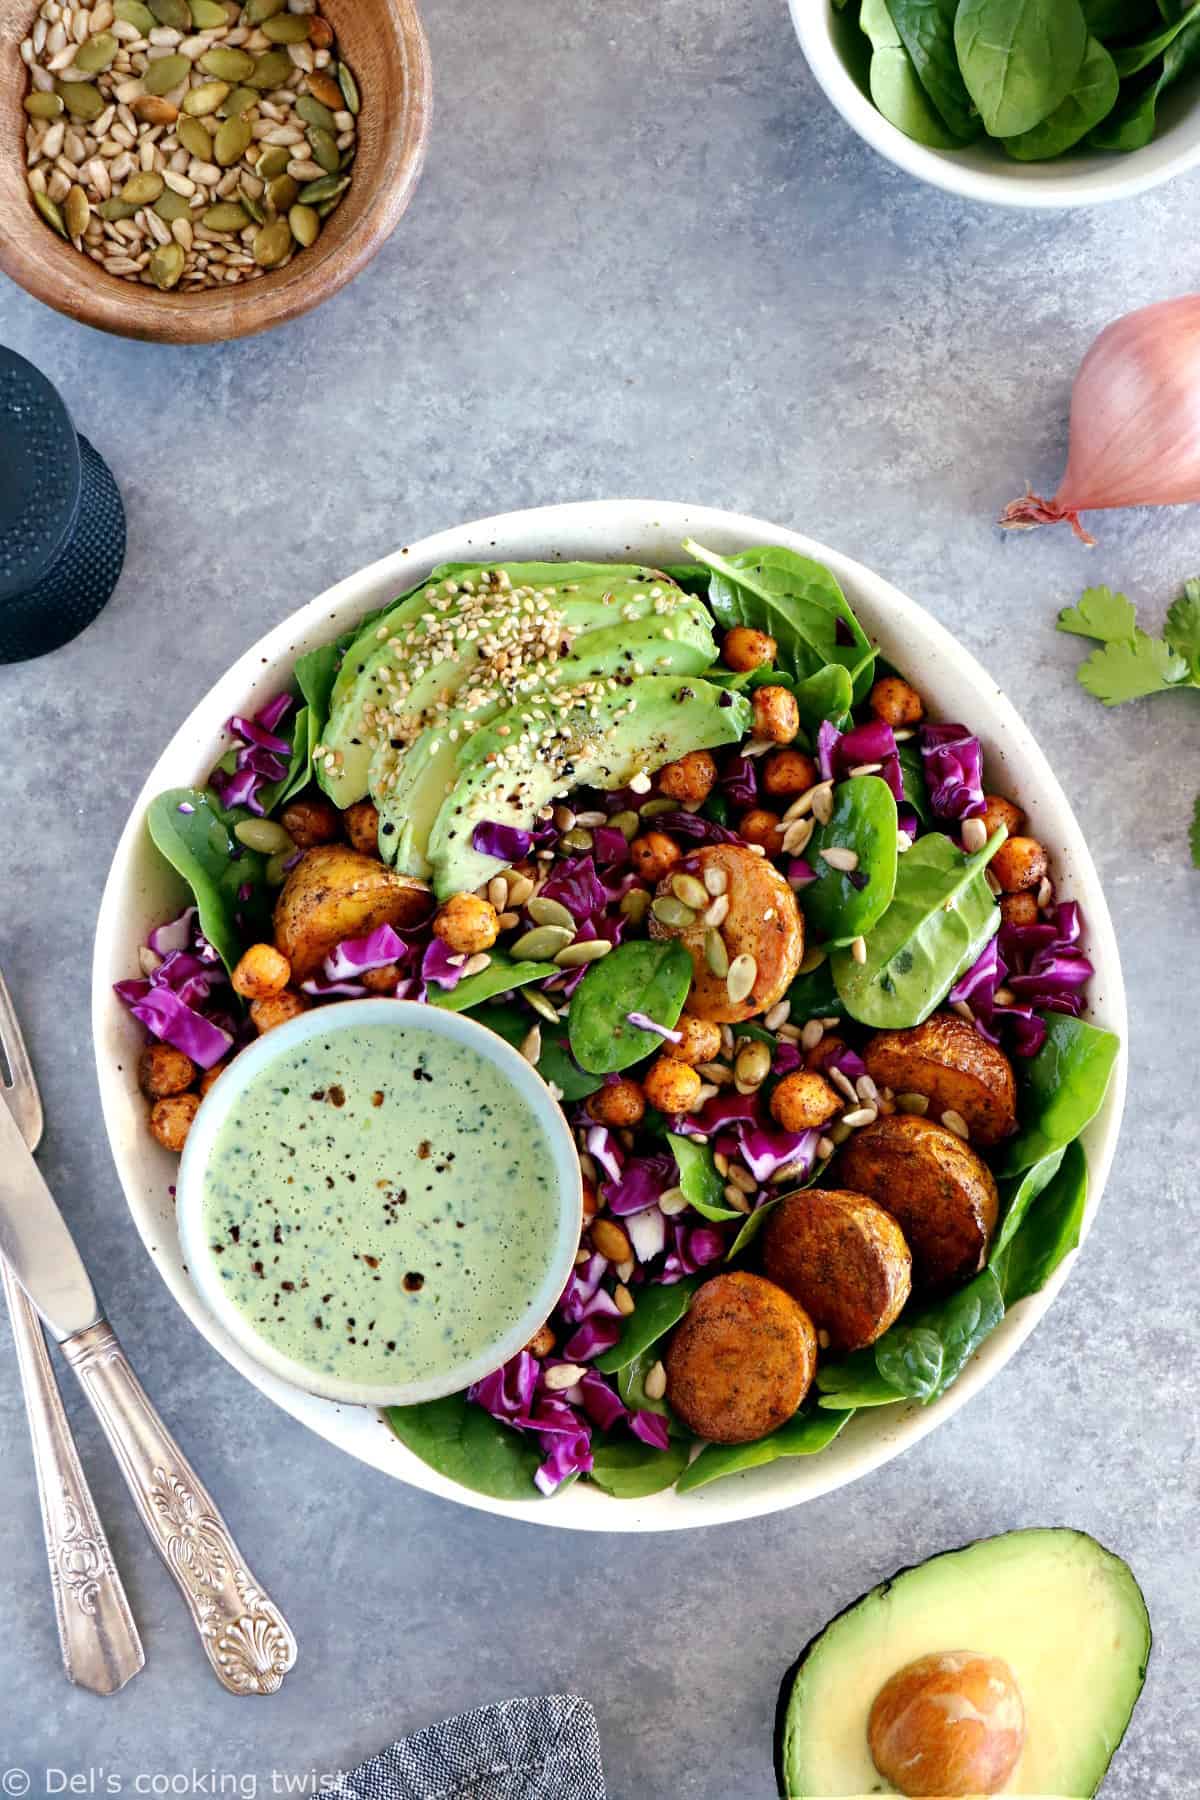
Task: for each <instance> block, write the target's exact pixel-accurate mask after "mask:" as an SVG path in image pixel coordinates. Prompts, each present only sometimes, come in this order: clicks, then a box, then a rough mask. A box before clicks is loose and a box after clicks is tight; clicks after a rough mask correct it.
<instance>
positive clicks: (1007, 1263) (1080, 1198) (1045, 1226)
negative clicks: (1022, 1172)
mask: <svg viewBox="0 0 1200 1800" xmlns="http://www.w3.org/2000/svg"><path fill="white" fill-rule="evenodd" d="M1087 1195H1088V1170H1087V1158H1086V1157H1085V1155H1084V1153H1083V1148H1082V1146H1081V1145H1080V1144H1068V1145H1067V1148H1066V1150H1065V1151H1064V1153H1063V1158H1062V1163H1061V1166H1060V1167H1059V1169H1058V1171H1057V1173H1056V1174H1055V1176H1054V1178H1053V1180H1052V1181H1051V1182H1050V1183H1049V1185H1048V1186H1047V1187H1046V1189H1045V1191H1044V1192H1043V1193H1042V1195H1041V1197H1040V1198H1039V1200H1038V1201H1037V1203H1036V1205H1034V1206H1033V1207H1032V1208H1031V1210H1030V1212H1029V1214H1028V1217H1027V1218H1026V1219H1025V1220H1024V1222H1023V1223H1022V1225H1021V1227H1020V1229H1019V1230H1018V1231H1017V1233H1016V1234H1015V1236H1014V1237H1013V1239H1012V1241H1011V1243H1010V1244H1009V1245H1008V1247H1007V1248H1006V1249H1005V1250H1004V1252H1003V1254H1002V1255H1001V1256H1000V1257H999V1258H998V1260H997V1261H996V1265H995V1269H994V1273H995V1275H996V1277H997V1279H998V1280H999V1282H1000V1287H1001V1289H1002V1291H1003V1294H1004V1302H1005V1305H1006V1306H1015V1305H1016V1304H1017V1301H1018V1300H1026V1299H1028V1298H1029V1296H1030V1294H1036V1293H1038V1292H1039V1291H1040V1289H1042V1288H1044V1287H1045V1285H1046V1283H1047V1282H1048V1281H1049V1279H1050V1277H1051V1275H1053V1273H1054V1271H1055V1269H1057V1267H1058V1265H1059V1263H1060V1262H1062V1260H1063V1258H1064V1257H1065V1256H1067V1255H1069V1254H1070V1252H1071V1251H1072V1250H1074V1249H1075V1247H1076V1245H1077V1244H1078V1243H1079V1234H1080V1232H1081V1231H1082V1229H1083V1215H1084V1211H1085V1210H1086V1207H1087Z"/></svg>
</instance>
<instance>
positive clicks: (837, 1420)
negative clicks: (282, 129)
mask: <svg viewBox="0 0 1200 1800" xmlns="http://www.w3.org/2000/svg"><path fill="white" fill-rule="evenodd" d="M852 1417H853V1413H852V1412H849V1411H846V1412H809V1413H797V1415H796V1417H795V1418H794V1419H789V1420H788V1421H787V1424H786V1425H780V1426H779V1428H778V1429H777V1430H776V1431H772V1432H771V1433H770V1435H769V1436H767V1437H764V1438H758V1439H756V1440H755V1442H754V1443H752V1444H706V1445H705V1446H704V1448H703V1450H701V1452H700V1454H699V1456H697V1457H696V1459H695V1460H694V1462H692V1463H691V1464H690V1465H689V1466H688V1467H687V1468H686V1469H685V1470H684V1472H683V1474H682V1475H681V1476H680V1477H679V1480H678V1481H677V1482H676V1483H675V1492H676V1493H677V1494H694V1493H695V1492H696V1490H697V1488H702V1487H707V1486H708V1484H709V1482H710V1481H719V1480H720V1479H721V1477H722V1476H723V1475H738V1474H740V1473H742V1472H743V1471H744V1470H746V1469H761V1468H763V1467H764V1466H765V1465H766V1464H767V1463H773V1462H777V1461H778V1460H779V1458H780V1457H781V1456H815V1455H816V1453H817V1451H819V1450H825V1449H828V1447H829V1445H830V1444H832V1442H833V1440H834V1438H835V1437H837V1435H838V1433H839V1432H841V1431H843V1430H844V1429H845V1427H846V1426H847V1425H848V1424H849V1422H850V1420H851V1418H852Z"/></svg>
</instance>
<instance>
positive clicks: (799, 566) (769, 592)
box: [684, 0, 886, 699]
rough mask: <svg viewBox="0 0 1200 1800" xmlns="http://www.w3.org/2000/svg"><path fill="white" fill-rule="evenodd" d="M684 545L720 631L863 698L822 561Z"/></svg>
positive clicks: (859, 660) (861, 666)
mask: <svg viewBox="0 0 1200 1800" xmlns="http://www.w3.org/2000/svg"><path fill="white" fill-rule="evenodd" d="M881 4H886V0H881ZM684 549H685V550H686V551H687V552H688V554H689V555H690V556H694V557H695V558H696V561H697V562H701V563H704V564H705V565H706V566H707V567H708V569H709V570H710V571H711V574H710V577H709V584H708V604H709V606H710V607H711V608H712V611H713V613H714V615H715V617H716V619H717V622H718V623H719V624H720V625H723V626H724V627H725V629H726V630H727V631H728V630H729V629H730V628H731V627H732V626H734V625H750V626H753V627H754V628H755V629H756V630H758V631H765V632H768V633H769V634H770V636H771V637H773V638H774V639H775V641H776V643H777V644H778V646H779V659H778V660H779V667H780V668H781V669H783V670H785V671H786V672H787V673H789V674H791V675H794V676H795V677H796V679H797V681H803V680H805V679H806V678H807V677H808V676H810V675H815V674H816V673H817V672H818V671H820V670H823V669H824V668H825V667H826V665H827V664H829V663H840V664H841V665H842V666H843V667H844V668H846V669H847V670H849V672H850V674H851V677H852V680H853V684H854V698H855V699H862V698H863V696H864V695H865V694H866V692H867V690H868V688H869V687H870V685H871V670H872V668H873V666H874V658H875V652H874V650H873V649H872V648H871V643H870V640H869V639H868V637H867V635H866V633H865V632H864V630H863V628H862V626H861V625H860V624H859V622H858V620H857V619H856V618H855V616H854V614H853V612H852V611H851V609H850V606H849V604H848V603H847V600H846V596H845V595H844V594H843V592H842V590H841V588H840V587H839V586H838V584H837V582H836V581H835V579H834V577H833V576H832V575H831V574H830V572H829V570H828V569H827V568H825V567H824V566H823V564H821V563H818V562H813V561H812V560H811V558H810V557H807V556H800V555H799V554H798V553H797V552H796V551H795V550H782V549H775V548H767V549H763V550H743V551H741V552H740V553H739V554H738V555H736V556H730V557H722V556H717V555H716V554H715V553H714V552H713V551H711V550H705V549H703V548H702V547H701V546H700V545H699V544H696V543H693V542H692V540H691V539H689V540H688V542H687V543H686V544H685V545H684ZM844 638H848V639H849V642H845V641H843V639H844Z"/></svg>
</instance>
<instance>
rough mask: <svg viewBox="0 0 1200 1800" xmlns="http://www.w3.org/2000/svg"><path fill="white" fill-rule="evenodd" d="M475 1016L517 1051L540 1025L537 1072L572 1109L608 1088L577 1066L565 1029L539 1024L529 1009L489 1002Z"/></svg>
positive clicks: (563, 1027) (601, 1079)
mask: <svg viewBox="0 0 1200 1800" xmlns="http://www.w3.org/2000/svg"><path fill="white" fill-rule="evenodd" d="M485 973H486V971H485ZM469 979H470V977H468V980H469ZM460 986H461V983H460ZM471 1016H472V1017H473V1018H476V1019H478V1020H479V1023H480V1024H481V1025H486V1026H487V1028H488V1030H489V1031H494V1032H495V1033H496V1034H497V1036H498V1037H502V1038H503V1039H504V1041H505V1043H507V1044H512V1045H514V1046H515V1047H517V1048H519V1047H520V1046H521V1045H522V1044H523V1043H524V1042H525V1039H526V1038H527V1037H528V1035H529V1027H530V1026H531V1025H533V1024H534V1023H536V1024H538V1025H539V1026H540V1027H541V1033H542V1053H541V1055H540V1056H539V1057H538V1059H537V1072H538V1074H539V1075H540V1076H541V1078H542V1080H543V1081H552V1082H553V1083H554V1085H555V1087H557V1088H558V1090H559V1092H560V1093H561V1095H562V1097H563V1099H564V1101H566V1102H567V1104H568V1105H570V1104H571V1103H572V1102H573V1101H575V1100H586V1098H587V1096H588V1095H589V1094H594V1093H595V1092H596V1089H597V1088H599V1087H603V1086H604V1077H603V1076H602V1075H587V1074H585V1073H584V1071H583V1070H582V1069H580V1068H578V1067H577V1066H576V1063H575V1059H574V1058H573V1057H572V1055H571V1052H570V1050H569V1049H568V1048H567V1028H566V1026H565V1025H563V1024H559V1025H551V1024H550V1022H549V1021H548V1020H543V1019H537V1020H536V1021H535V1018H534V1015H533V1013H531V1012H530V1011H529V1008H528V1007H526V1006H519V1005H517V1004H516V1002H504V1003H502V1004H501V1005H499V1006H497V1005H496V1004H495V1002H485V1003H484V1004H483V1005H482V1006H481V1007H479V1009H478V1010H477V1011H475V1012H473V1013H472V1015H471Z"/></svg>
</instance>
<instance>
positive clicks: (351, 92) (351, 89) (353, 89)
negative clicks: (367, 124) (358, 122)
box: [337, 62, 362, 118]
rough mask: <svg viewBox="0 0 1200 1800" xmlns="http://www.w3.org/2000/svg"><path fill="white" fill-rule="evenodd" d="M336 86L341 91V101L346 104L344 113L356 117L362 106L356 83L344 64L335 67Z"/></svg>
mask: <svg viewBox="0 0 1200 1800" xmlns="http://www.w3.org/2000/svg"><path fill="white" fill-rule="evenodd" d="M337 78H338V86H339V87H340V88H341V90H342V99H343V100H344V101H345V102H346V111H347V112H349V113H353V114H354V116H355V118H357V117H358V109H359V107H360V106H361V105H362V102H361V100H360V99H359V97H358V83H357V81H355V79H354V77H353V75H352V74H351V73H350V70H349V69H348V68H347V66H346V64H345V63H344V62H340V63H339V64H338V66H337Z"/></svg>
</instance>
